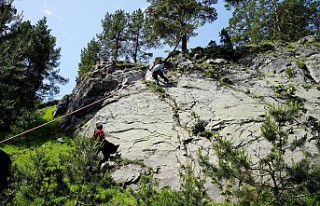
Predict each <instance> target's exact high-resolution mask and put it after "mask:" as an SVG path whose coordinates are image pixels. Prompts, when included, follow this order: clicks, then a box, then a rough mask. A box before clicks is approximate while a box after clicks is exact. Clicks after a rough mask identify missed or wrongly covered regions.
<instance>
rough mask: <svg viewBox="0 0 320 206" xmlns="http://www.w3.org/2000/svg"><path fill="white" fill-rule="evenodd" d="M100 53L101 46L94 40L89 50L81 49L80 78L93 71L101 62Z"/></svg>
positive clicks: (89, 44)
mask: <svg viewBox="0 0 320 206" xmlns="http://www.w3.org/2000/svg"><path fill="white" fill-rule="evenodd" d="M99 52H100V45H99V43H98V42H97V41H96V40H95V39H92V40H91V41H90V42H89V43H88V45H87V48H84V49H81V54H80V63H79V65H78V67H79V69H78V77H79V78H81V77H82V76H83V75H84V74H85V73H87V72H89V71H91V70H92V69H93V67H94V65H96V63H97V62H98V61H99V60H100V58H99V56H98V54H99Z"/></svg>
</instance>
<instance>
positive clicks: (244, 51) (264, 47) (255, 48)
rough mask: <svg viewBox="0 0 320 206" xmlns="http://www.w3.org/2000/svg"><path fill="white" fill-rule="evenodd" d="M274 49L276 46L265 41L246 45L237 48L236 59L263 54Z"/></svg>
mask: <svg viewBox="0 0 320 206" xmlns="http://www.w3.org/2000/svg"><path fill="white" fill-rule="evenodd" d="M274 49H275V45H274V43H272V42H270V41H263V42H259V43H258V44H245V45H241V46H239V47H237V49H236V51H235V58H240V57H242V56H246V55H249V54H258V53H263V52H266V51H270V50H274Z"/></svg>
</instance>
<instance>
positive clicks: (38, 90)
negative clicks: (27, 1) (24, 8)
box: [0, 1, 67, 129]
mask: <svg viewBox="0 0 320 206" xmlns="http://www.w3.org/2000/svg"><path fill="white" fill-rule="evenodd" d="M0 3H1V5H0V6H1V7H0V8H1V13H0V25H1V28H0V31H1V34H0V40H1V41H0V128H4V129H9V128H10V126H12V125H13V124H14V123H15V122H17V121H20V122H25V121H26V118H27V116H29V114H30V112H31V111H33V110H34V109H35V106H36V103H37V102H39V101H40V100H41V99H43V98H46V97H51V96H53V95H55V94H57V93H58V92H59V88H58V87H57V86H56V83H61V84H64V83H66V82H67V79H65V78H62V77H61V76H59V75H58V72H59V70H57V69H55V68H56V67H57V66H58V65H59V64H58V60H59V58H60V48H58V49H56V48H55V46H56V39H55V37H53V36H52V35H51V34H50V29H48V27H47V25H46V19H45V18H44V19H42V20H40V21H39V22H38V23H37V24H36V25H31V23H30V22H29V21H25V22H24V21H22V19H21V18H20V17H19V16H18V15H16V10H15V8H13V7H12V5H11V3H12V1H10V2H8V1H1V2H0ZM26 122H27V121H26Z"/></svg>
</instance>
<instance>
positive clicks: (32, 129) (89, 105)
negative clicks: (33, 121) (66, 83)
mask: <svg viewBox="0 0 320 206" xmlns="http://www.w3.org/2000/svg"><path fill="white" fill-rule="evenodd" d="M110 96H112V94H109V95H107V96H106V97H104V98H102V99H100V100H98V101H95V102H93V103H91V104H88V105H86V106H84V107H81V108H79V109H77V110H75V111H73V112H70V113H67V114H65V115H62V116H60V117H57V118H55V119H53V120H51V121H49V122H46V123H44V124H41V125H39V126H36V127H33V128H31V129H28V130H26V131H24V132H21V133H19V134H17V135H14V136H12V137H9V138H7V139H4V140H1V141H0V144H2V143H5V142H7V141H9V140H12V139H14V138H17V137H20V136H23V135H25V134H27V133H30V132H32V131H34V130H37V129H39V128H41V127H44V126H46V125H48V124H50V123H52V122H55V121H56V120H58V119H63V118H65V117H67V116H70V115H72V114H75V113H77V112H79V111H81V110H84V109H86V108H88V107H91V106H93V105H95V104H97V103H99V102H102V101H104V100H106V99H107V98H109V97H110Z"/></svg>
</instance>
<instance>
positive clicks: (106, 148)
mask: <svg viewBox="0 0 320 206" xmlns="http://www.w3.org/2000/svg"><path fill="white" fill-rule="evenodd" d="M96 128H97V129H96V130H95V132H94V135H93V138H94V139H95V140H97V141H99V142H102V144H101V147H100V148H99V150H98V151H97V154H98V153H99V152H102V154H103V158H102V159H101V160H100V161H99V167H101V165H102V163H104V162H106V161H107V160H108V159H109V157H110V154H112V153H116V152H117V150H118V148H119V145H114V144H112V143H111V142H109V141H107V139H106V136H105V134H104V132H103V130H102V128H103V124H102V122H97V123H96Z"/></svg>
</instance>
